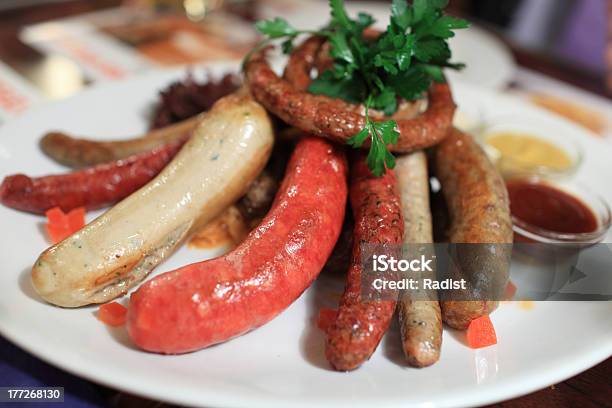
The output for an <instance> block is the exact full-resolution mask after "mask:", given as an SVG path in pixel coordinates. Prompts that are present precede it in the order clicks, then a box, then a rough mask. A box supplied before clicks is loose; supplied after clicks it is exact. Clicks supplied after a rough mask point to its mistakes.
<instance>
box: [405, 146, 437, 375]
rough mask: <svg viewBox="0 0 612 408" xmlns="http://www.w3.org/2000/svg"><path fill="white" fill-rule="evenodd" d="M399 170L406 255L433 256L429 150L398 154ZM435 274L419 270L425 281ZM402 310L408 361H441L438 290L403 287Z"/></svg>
mask: <svg viewBox="0 0 612 408" xmlns="http://www.w3.org/2000/svg"><path fill="white" fill-rule="evenodd" d="M395 173H396V175H397V181H398V185H399V191H400V197H401V203H402V213H403V216H404V244H405V245H404V246H405V248H404V250H405V251H407V252H408V253H407V254H405V257H404V258H405V259H414V258H416V257H418V256H420V255H425V256H426V257H427V258H428V259H432V255H433V253H434V251H433V232H432V219H431V210H430V208H429V176H428V174H427V158H426V156H425V153H423V152H415V153H410V154H408V155H405V156H400V157H398V159H397V165H396V167H395ZM411 274H414V272H412V273H411ZM405 277H406V278H410V277H413V278H414V276H405ZM435 277H436V273H435V269H434V272H427V271H423V272H421V273H420V274H419V279H420V280H421V282H422V280H423V279H426V278H427V279H435ZM398 312H399V320H400V331H401V335H402V348H403V350H404V354H405V356H406V360H407V361H408V363H409V364H410V365H412V366H414V367H426V366H430V365H432V364H434V363H435V362H436V361H438V360H439V359H440V349H441V347H442V316H441V312H440V303H439V302H438V293H437V291H435V290H427V289H424V288H421V287H419V289H418V290H410V291H409V290H404V291H401V292H400V295H399V302H398Z"/></svg>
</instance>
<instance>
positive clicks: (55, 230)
mask: <svg viewBox="0 0 612 408" xmlns="http://www.w3.org/2000/svg"><path fill="white" fill-rule="evenodd" d="M47 235H49V239H51V243H53V244H56V243H58V242H60V241H61V240H63V239H64V238H66V237H67V236H69V235H70V234H69V233H68V229H67V228H65V227H64V226H62V225H57V224H47Z"/></svg>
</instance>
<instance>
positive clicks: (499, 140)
mask: <svg viewBox="0 0 612 408" xmlns="http://www.w3.org/2000/svg"><path fill="white" fill-rule="evenodd" d="M486 143H487V144H488V145H489V146H491V147H493V148H494V149H495V151H496V153H497V154H498V155H499V158H498V164H499V166H500V168H501V170H502V171H508V170H510V171H511V170H535V169H538V168H546V169H548V170H553V171H564V170H568V169H570V168H571V167H572V165H573V162H572V159H571V158H570V156H569V155H568V154H567V152H566V151H564V150H563V149H562V148H560V147H558V146H556V145H554V144H553V143H550V142H548V141H546V140H543V139H541V138H539V137H537V136H532V135H530V134H526V133H518V132H516V133H515V132H497V133H492V134H490V135H488V136H487V137H486Z"/></svg>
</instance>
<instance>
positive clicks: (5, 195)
mask: <svg viewBox="0 0 612 408" xmlns="http://www.w3.org/2000/svg"><path fill="white" fill-rule="evenodd" d="M187 139H188V138H187V137H183V138H182V139H180V140H177V141H175V142H171V143H167V144H165V145H163V146H161V147H158V148H156V149H154V150H152V151H149V152H145V153H141V154H138V155H134V156H130V157H128V158H127V159H125V160H118V161H115V162H113V163H108V164H99V165H97V166H94V167H89V168H85V169H82V170H77V171H73V172H71V173H68V174H62V175H52V176H44V177H35V178H32V177H28V176H26V175H24V174H16V175H12V176H8V177H6V178H5V179H4V181H3V182H2V185H0V202H2V204H4V205H6V206H7V207H11V208H14V209H16V210H21V211H27V212H31V213H35V214H44V213H45V211H47V210H48V209H50V208H53V207H60V208H61V209H62V210H63V211H70V210H72V209H74V208H77V207H86V208H87V209H88V210H94V209H97V208H102V207H105V206H108V205H110V204H113V203H116V202H117V201H120V200H121V199H123V198H125V197H127V196H128V195H130V194H131V193H133V192H134V191H136V190H138V189H139V188H140V187H142V186H144V185H145V184H146V183H147V182H149V181H150V180H151V179H152V178H153V177H155V176H156V175H157V173H159V172H160V171H161V170H162V169H163V168H164V167H165V166H166V164H168V163H169V162H170V160H172V158H173V157H174V156H175V155H176V153H178V151H179V150H180V149H181V147H182V146H183V144H184V143H185V142H186V141H187Z"/></svg>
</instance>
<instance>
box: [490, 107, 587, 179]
mask: <svg viewBox="0 0 612 408" xmlns="http://www.w3.org/2000/svg"><path fill="white" fill-rule="evenodd" d="M505 132H509V133H516V134H524V135H526V136H532V137H534V138H539V139H541V140H543V141H546V142H548V143H550V144H552V145H554V146H556V147H558V148H559V149H561V150H562V151H563V152H565V153H566V154H567V156H568V157H569V159H570V161H571V165H570V166H569V167H568V168H567V169H563V170H558V169H553V168H550V167H547V166H526V165H525V164H524V163H521V162H519V161H516V160H513V159H512V158H510V157H504V156H503V155H502V154H501V153H500V152H499V151H498V150H497V149H496V148H495V147H493V146H491V145H490V144H488V143H487V139H488V138H489V137H491V136H493V135H495V134H499V133H505ZM562 132H563V131H562V130H560V129H558V128H557V127H554V128H553V127H548V126H546V124H545V123H536V122H535V121H533V120H531V119H527V118H512V117H505V118H497V119H492V120H489V121H487V123H486V124H484V125H483V126H482V130H481V132H480V134H479V140H480V142H481V144H482V145H483V147H484V150H485V151H486V152H487V155H488V156H489V158H490V159H491V160H492V161H493V163H495V165H496V166H497V168H498V169H499V171H500V172H501V173H502V175H504V176H505V177H507V176H509V175H511V176H513V177H515V176H519V175H524V176H526V177H529V176H532V175H537V176H539V177H543V178H546V179H554V180H560V179H565V178H568V177H569V176H571V175H572V174H574V173H575V172H576V170H577V169H578V168H579V167H580V165H581V164H582V160H583V150H582V147H581V146H580V145H579V144H578V142H576V141H575V139H574V138H573V137H572V136H571V135H569V134H567V135H566V134H562Z"/></svg>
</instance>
